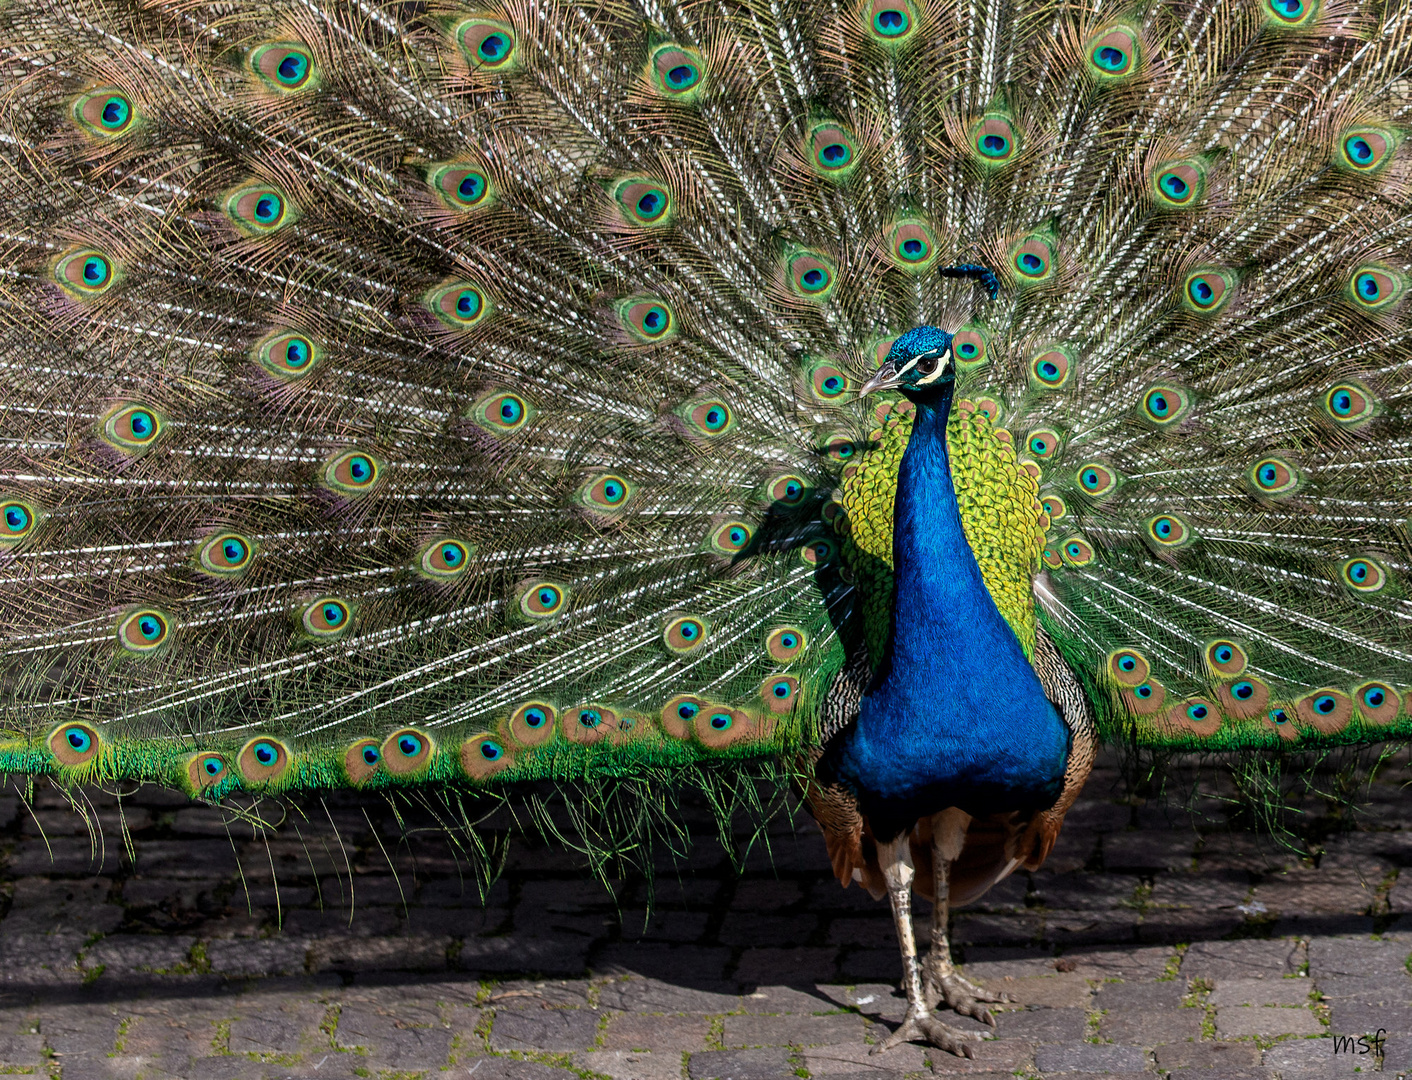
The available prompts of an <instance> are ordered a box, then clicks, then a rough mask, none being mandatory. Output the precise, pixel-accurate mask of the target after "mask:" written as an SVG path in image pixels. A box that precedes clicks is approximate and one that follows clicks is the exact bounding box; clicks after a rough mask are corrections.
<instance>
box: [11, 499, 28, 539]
mask: <svg viewBox="0 0 1412 1080" xmlns="http://www.w3.org/2000/svg"><path fill="white" fill-rule="evenodd" d="M32 520H33V519H32V518H31V517H30V513H29V511H28V510H26V509H25V508H24V507H23V506H21V505H20V504H19V503H7V504H6V505H5V530H6V531H7V532H9V533H11V534H15V533H22V532H24V531H26V530H27V529H28V528H29V523H30V521H32Z"/></svg>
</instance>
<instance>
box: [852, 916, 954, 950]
mask: <svg viewBox="0 0 1412 1080" xmlns="http://www.w3.org/2000/svg"><path fill="white" fill-rule="evenodd" d="M912 932H913V933H914V934H915V935H916V937H917V940H918V941H919V942H921V941H927V940H929V939H930V934H931V919H930V918H929V917H926V916H921V915H919V916H916V917H915V918H913V920H912ZM826 940H827V941H828V943H829V944H830V945H861V946H863V947H865V948H870V949H890V950H892V951H893V952H894V953H896V952H897V931H896V930H894V929H893V926H892V917H891V916H887V917H884V918H877V917H870V916H865V915H861V916H858V917H856V918H854V917H849V916H840V917H838V918H835V919H834V920H833V921H832V922H830V923H829V930H828V934H827V936H826Z"/></svg>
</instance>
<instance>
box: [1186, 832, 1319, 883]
mask: <svg viewBox="0 0 1412 1080" xmlns="http://www.w3.org/2000/svg"><path fill="white" fill-rule="evenodd" d="M1298 864H1299V854H1298V853H1297V852H1294V851H1290V850H1289V849H1288V848H1285V847H1281V846H1279V845H1277V844H1275V843H1274V842H1273V841H1272V840H1271V839H1270V838H1269V837H1268V836H1258V835H1255V834H1253V833H1248V832H1223V833H1211V834H1208V835H1207V836H1206V837H1205V839H1203V840H1202V842H1201V848H1200V850H1199V851H1198V852H1197V866H1198V868H1199V869H1201V870H1202V871H1210V870H1224V871H1237V872H1240V873H1244V872H1247V871H1254V872H1255V873H1268V872H1272V871H1278V870H1281V869H1284V868H1286V867H1290V866H1297V865H1298Z"/></svg>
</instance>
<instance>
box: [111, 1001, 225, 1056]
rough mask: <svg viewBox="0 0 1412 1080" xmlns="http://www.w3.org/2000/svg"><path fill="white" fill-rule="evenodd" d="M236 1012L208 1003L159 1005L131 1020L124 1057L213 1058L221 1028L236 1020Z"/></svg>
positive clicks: (192, 1002)
mask: <svg viewBox="0 0 1412 1080" xmlns="http://www.w3.org/2000/svg"><path fill="white" fill-rule="evenodd" d="M236 1009H237V1006H236V1005H235V1003H234V1002H225V1003H222V1006H221V1007H212V1006H211V1005H210V1004H209V1003H207V1002H198V1001H194V1000H188V1001H183V1002H181V1003H180V1008H179V1009H173V1008H172V1006H171V1005H169V1004H162V1005H159V1006H158V1007H156V1008H154V1009H153V1010H152V1011H150V1012H145V1013H142V1014H139V1015H136V1016H133V1017H132V1018H131V1019H130V1020H129V1022H128V1026H127V1030H126V1031H125V1032H124V1033H123V1052H122V1055H120V1056H122V1057H128V1056H132V1057H142V1058H160V1059H164V1060H165V1061H172V1060H176V1061H185V1060H186V1059H187V1058H196V1057H209V1056H210V1055H211V1054H212V1053H213V1052H214V1050H215V1047H214V1039H215V1037H216V1029H217V1025H218V1024H219V1023H220V1022H221V1021H222V1020H227V1019H230V1018H232V1016H233V1014H234V1013H235V1012H236Z"/></svg>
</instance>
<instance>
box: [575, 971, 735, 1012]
mask: <svg viewBox="0 0 1412 1080" xmlns="http://www.w3.org/2000/svg"><path fill="white" fill-rule="evenodd" d="M598 1007H599V1008H601V1009H620V1010H622V1011H623V1012H640V1013H706V1014H712V1013H726V1012H735V1011H736V1010H738V1009H739V1008H740V997H739V996H738V995H736V994H726V993H719V992H716V991H713V990H702V989H697V988H695V987H693V986H678V985H676V984H674V983H671V982H666V981H663V980H661V979H644V978H632V979H619V980H615V981H613V982H609V983H605V984H603V985H602V986H601V987H600V988H599V990H598Z"/></svg>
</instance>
